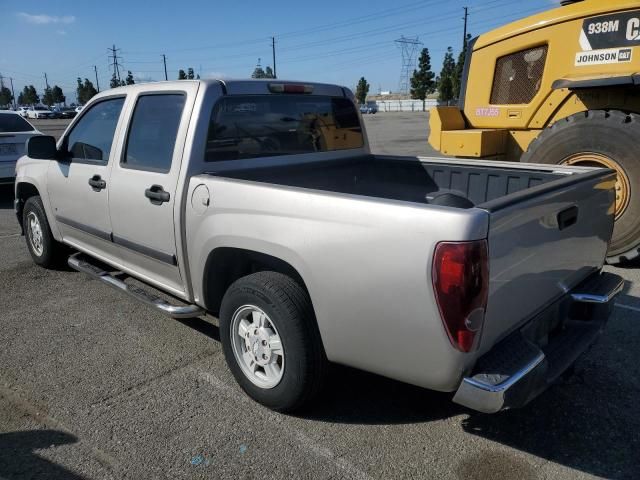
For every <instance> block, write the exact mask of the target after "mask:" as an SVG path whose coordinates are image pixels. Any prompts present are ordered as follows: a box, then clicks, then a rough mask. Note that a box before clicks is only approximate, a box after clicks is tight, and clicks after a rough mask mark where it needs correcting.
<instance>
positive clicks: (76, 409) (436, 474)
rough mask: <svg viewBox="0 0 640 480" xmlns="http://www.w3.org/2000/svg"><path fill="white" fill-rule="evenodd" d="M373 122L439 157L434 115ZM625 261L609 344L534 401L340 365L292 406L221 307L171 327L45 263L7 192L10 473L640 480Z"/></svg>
mask: <svg viewBox="0 0 640 480" xmlns="http://www.w3.org/2000/svg"><path fill="white" fill-rule="evenodd" d="M49 122H57V121H42V122H38V123H39V124H40V123H43V124H45V123H46V124H48V126H49V127H51V130H50V132H52V133H54V132H55V130H54V127H55V128H57V131H60V133H61V127H60V126H59V125H57V124H56V125H54V124H53V123H49ZM365 122H366V126H367V129H368V133H369V135H370V137H371V145H372V147H373V149H374V151H376V152H380V153H382V152H384V153H398V154H432V151H430V149H429V148H428V146H427V143H426V137H427V115H426V114H417V113H416V114H410V113H407V114H400V113H379V114H377V115H370V116H367V117H365ZM38 126H40V125H38ZM42 130H43V131H45V130H44V128H43V129H42ZM58 135H59V133H58ZM611 270H612V271H615V272H617V273H619V274H621V275H623V276H624V277H625V278H626V279H627V280H628V284H627V288H626V290H625V292H624V294H623V295H621V297H620V300H619V304H618V306H617V307H616V308H615V309H614V313H613V316H612V317H611V319H610V322H609V324H608V325H607V328H606V331H605V332H604V335H603V336H602V338H601V340H600V341H599V342H598V343H597V344H596V345H595V346H594V347H593V348H592V349H591V350H590V351H589V352H588V353H587V354H585V355H584V356H583V357H581V359H580V360H579V361H578V362H577V364H576V373H575V375H573V376H571V377H569V378H567V379H565V380H563V381H562V382H561V383H559V384H558V385H555V386H553V387H552V388H551V389H549V390H548V391H547V392H545V393H544V394H542V395H541V396H540V397H539V398H538V399H536V400H535V401H534V402H532V403H531V404H530V405H529V406H527V407H525V408H523V409H520V410H513V411H506V412H502V413H499V414H496V415H482V414H476V413H473V412H470V411H468V410H465V409H464V408H462V407H459V406H457V405H455V404H453V403H451V401H450V400H451V395H449V394H442V393H434V392H430V391H427V390H423V389H420V388H416V387H412V386H408V385H404V384H401V383H398V382H395V381H392V380H388V379H385V378H381V377H378V376H375V375H371V374H367V373H363V372H359V371H355V370H351V369H348V368H344V367H337V366H336V367H335V368H334V369H333V372H332V376H331V379H330V382H329V385H328V386H327V388H326V389H325V391H324V393H323V395H322V397H321V398H320V399H319V401H318V402H317V404H316V405H315V407H314V408H313V409H312V410H310V411H309V412H307V413H305V414H302V415H298V416H288V415H281V414H277V413H273V412H271V411H269V410H267V409H265V408H263V407H261V406H259V405H257V404H255V403H254V402H252V401H251V400H249V399H248V398H247V397H246V395H245V394H244V393H243V392H242V391H241V390H240V389H239V387H238V386H237V385H236V384H235V382H234V380H233V378H232V376H231V374H230V373H229V371H228V370H227V368H226V366H225V363H224V357H223V354H222V349H221V346H220V343H219V337H218V328H217V326H216V325H217V320H216V319H215V318H213V317H205V318H202V319H196V320H185V321H176V320H171V319H169V318H166V317H164V316H162V315H160V314H157V313H156V312H154V311H153V310H151V309H150V308H148V307H145V306H143V305H140V304H138V303H135V302H134V301H133V300H130V299H129V298H127V297H124V296H122V295H121V294H119V293H118V292H116V291H114V290H112V289H109V288H107V287H106V286H103V285H101V284H99V283H98V282H96V281H91V280H89V279H88V278H87V277H86V276H84V275H82V274H80V273H76V272H73V271H69V270H66V269H62V270H59V271H50V270H44V269H41V268H39V267H36V266H35V265H34V264H33V263H32V262H31V259H30V257H29V254H28V253H27V249H26V247H25V244H24V238H23V237H21V236H20V234H19V228H18V224H17V222H16V220H15V217H14V214H13V211H12V193H11V190H10V189H6V188H5V189H3V190H1V191H0V299H1V300H0V322H1V325H2V333H1V334H0V339H1V340H0V478H2V479H20V480H22V479H29V478H34V479H35V478H38V479H42V478H46V479H49V478H56V479H58V478H60V479H80V478H83V479H110V478H114V479H119V478H131V479H145V478H176V479H181V478H223V479H226V478H233V479H236V478H246V479H254V478H255V479H272V478H273V479H276V478H277V479H280V478H283V479H284V478H295V479H397V478H411V479H422V478H424V479H427V478H438V479H440V478H443V479H487V478H491V479H499V478H510V479H511V478H513V479H518V480H530V479H547V478H549V479H551V478H553V479H556V478H590V477H592V476H596V477H606V478H629V479H631V478H638V477H640V455H639V454H638V452H639V451H640V417H639V416H638V414H637V408H638V401H639V400H640V366H639V365H640V362H638V353H639V352H640V267H639V266H637V265H635V266H628V267H626V268H611ZM505 314H508V312H505ZM432 367H433V366H431V365H425V368H432Z"/></svg>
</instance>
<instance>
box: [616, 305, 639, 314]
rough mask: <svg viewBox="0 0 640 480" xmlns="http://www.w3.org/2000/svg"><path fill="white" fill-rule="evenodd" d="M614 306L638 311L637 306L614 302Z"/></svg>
mask: <svg viewBox="0 0 640 480" xmlns="http://www.w3.org/2000/svg"><path fill="white" fill-rule="evenodd" d="M616 307H620V308H624V309H625V310H631V311H633V312H640V308H639V307H632V306H631V305H625V304H623V303H616Z"/></svg>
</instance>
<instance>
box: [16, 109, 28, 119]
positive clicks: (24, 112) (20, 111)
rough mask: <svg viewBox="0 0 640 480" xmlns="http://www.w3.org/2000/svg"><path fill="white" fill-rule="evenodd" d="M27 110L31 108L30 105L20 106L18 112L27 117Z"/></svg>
mask: <svg viewBox="0 0 640 480" xmlns="http://www.w3.org/2000/svg"><path fill="white" fill-rule="evenodd" d="M27 110H29V107H18V110H16V111H17V112H18V115H20V116H21V117H26V116H27Z"/></svg>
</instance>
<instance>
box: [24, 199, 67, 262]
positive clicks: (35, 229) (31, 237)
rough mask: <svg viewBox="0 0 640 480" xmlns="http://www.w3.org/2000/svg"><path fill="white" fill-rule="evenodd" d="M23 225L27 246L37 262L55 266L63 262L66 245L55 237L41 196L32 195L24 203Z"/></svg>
mask: <svg viewBox="0 0 640 480" xmlns="http://www.w3.org/2000/svg"><path fill="white" fill-rule="evenodd" d="M22 227H23V229H24V236H25V239H26V241H27V248H28V250H29V253H30V254H31V258H32V259H33V261H34V262H35V263H36V264H38V265H40V266H41V267H45V268H53V267H56V266H58V265H60V264H61V263H62V261H63V260H64V246H63V245H62V244H60V243H58V242H57V241H56V240H55V239H54V238H53V234H52V233H51V228H50V227H49V222H48V221H47V215H46V213H45V211H44V205H42V199H41V198H40V197H39V196H34V197H30V198H29V199H28V200H27V201H26V203H25V204H24V209H23V210H22Z"/></svg>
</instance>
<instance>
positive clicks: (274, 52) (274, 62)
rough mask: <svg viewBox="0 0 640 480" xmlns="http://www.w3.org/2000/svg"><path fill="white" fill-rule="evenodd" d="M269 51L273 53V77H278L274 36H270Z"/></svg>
mask: <svg viewBox="0 0 640 480" xmlns="http://www.w3.org/2000/svg"><path fill="white" fill-rule="evenodd" d="M271 52H272V53H273V78H278V75H277V74H276V37H271Z"/></svg>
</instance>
